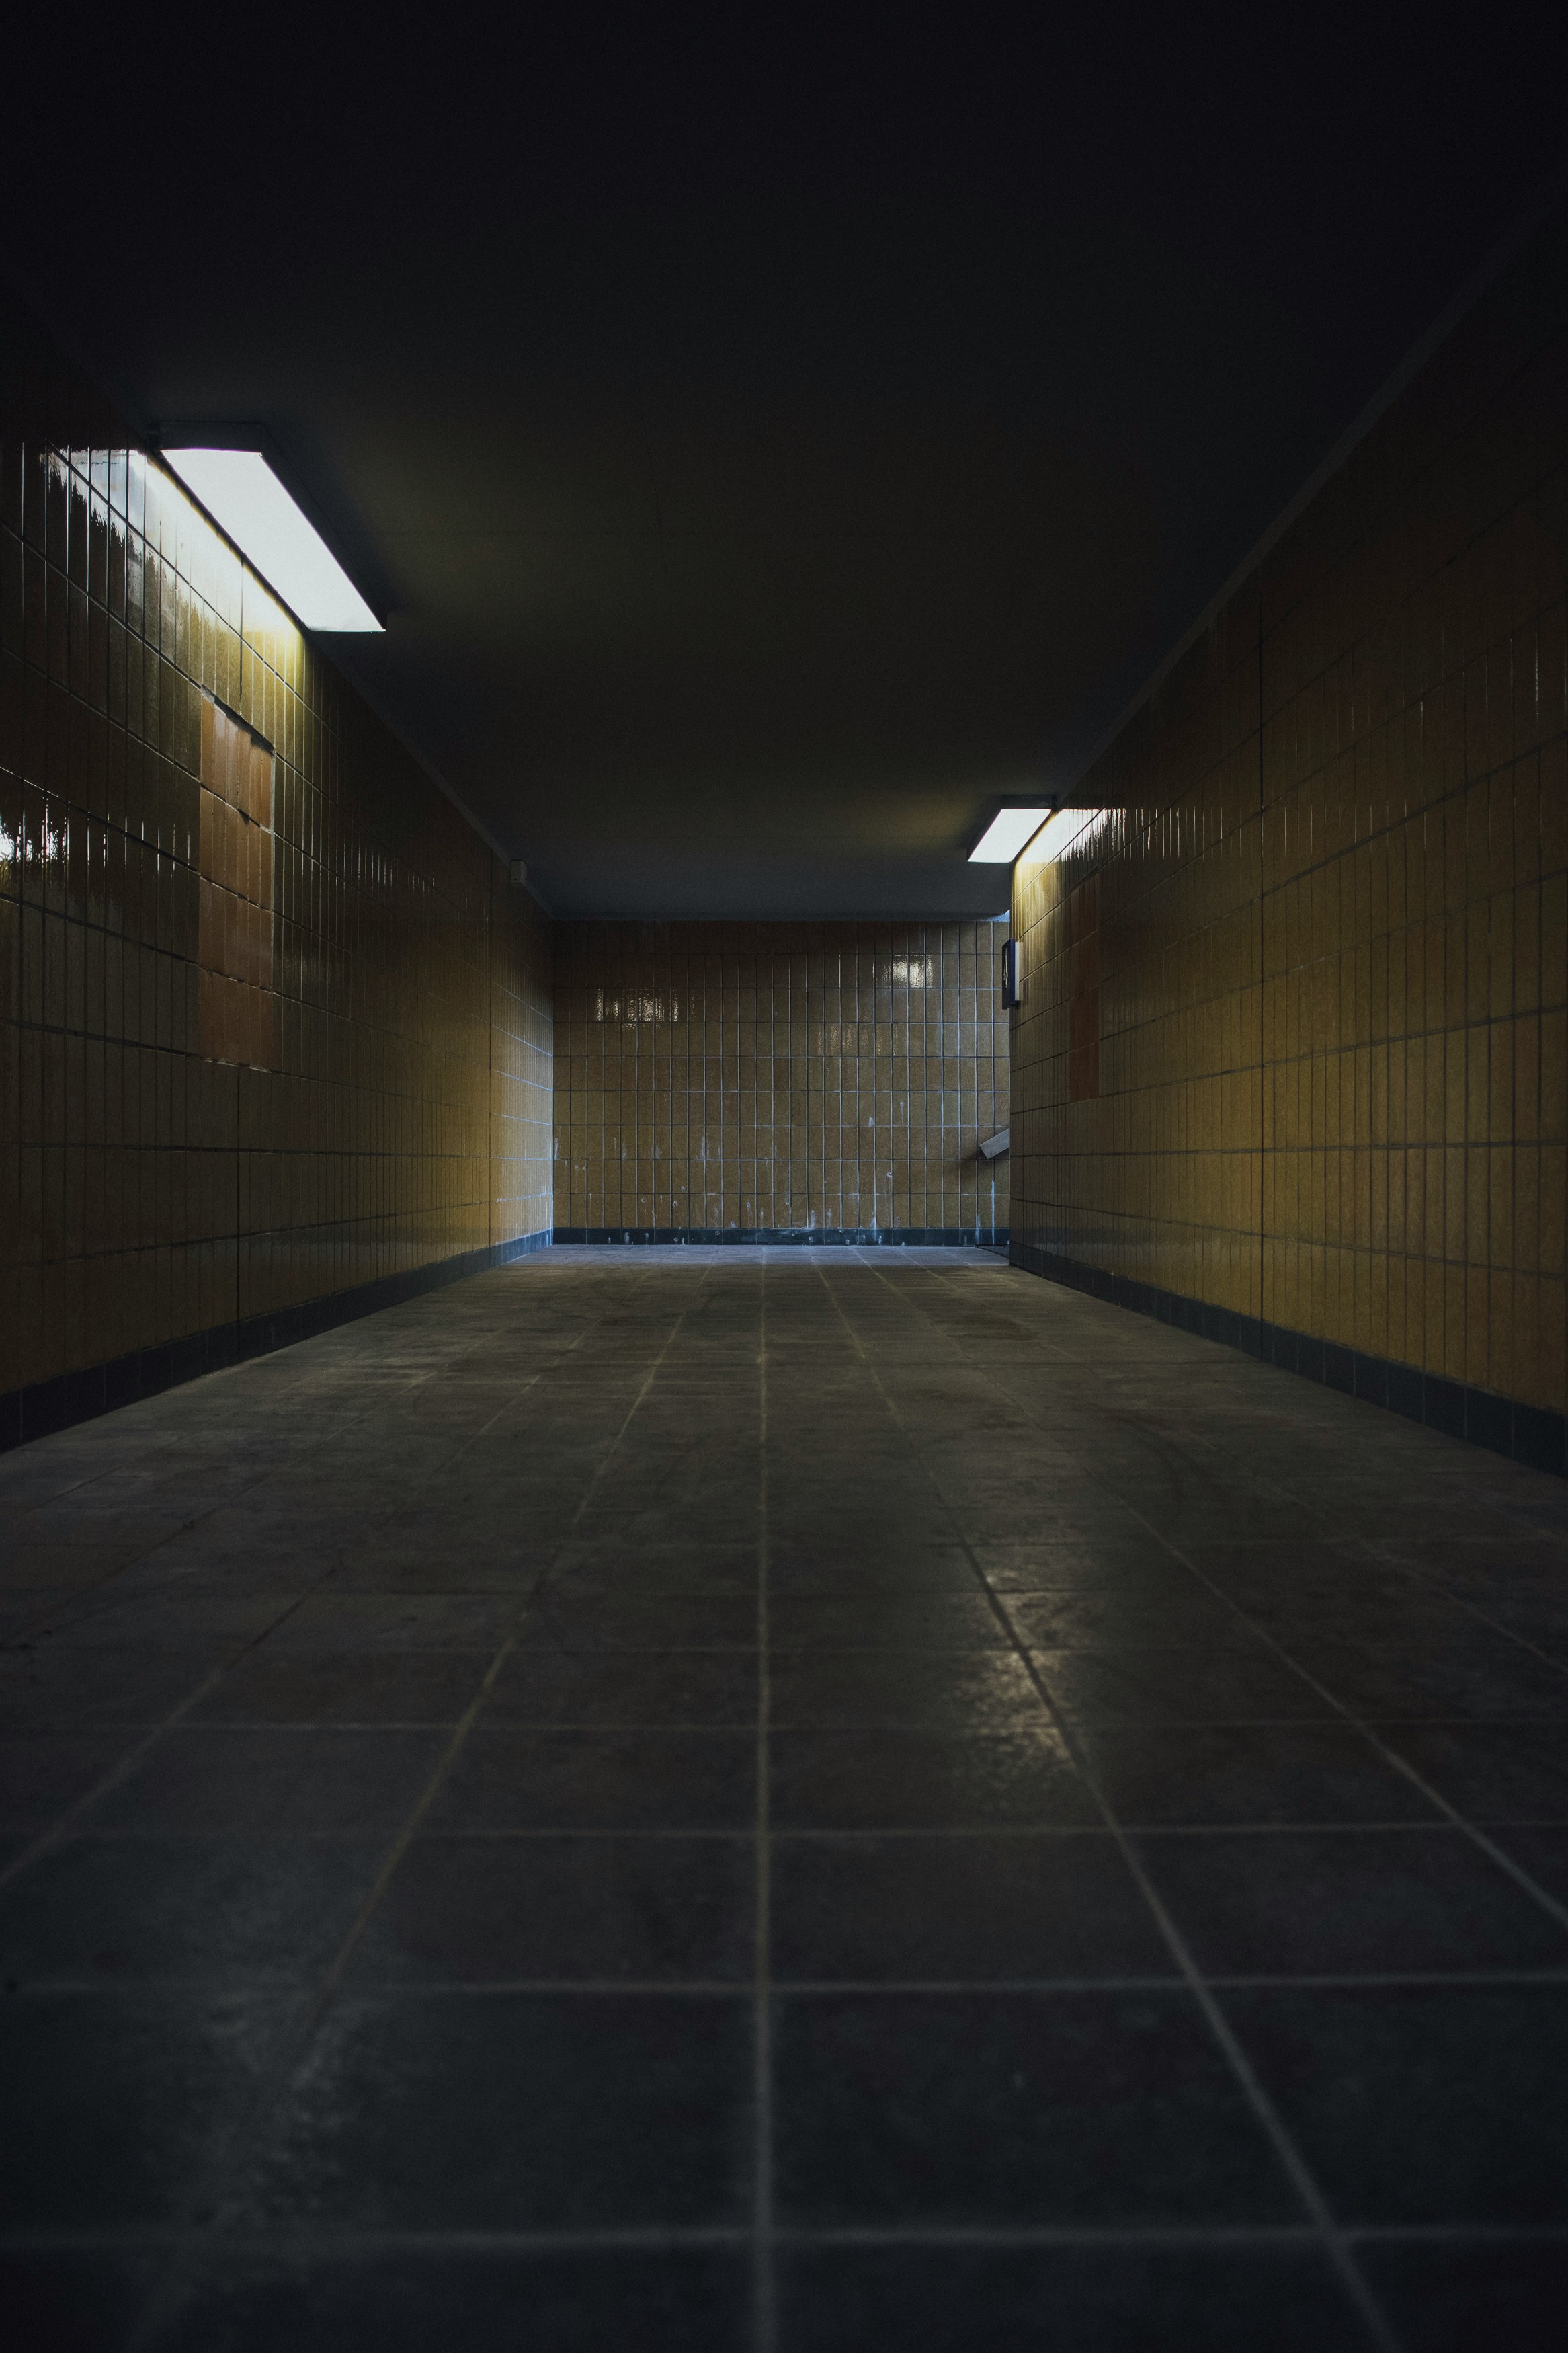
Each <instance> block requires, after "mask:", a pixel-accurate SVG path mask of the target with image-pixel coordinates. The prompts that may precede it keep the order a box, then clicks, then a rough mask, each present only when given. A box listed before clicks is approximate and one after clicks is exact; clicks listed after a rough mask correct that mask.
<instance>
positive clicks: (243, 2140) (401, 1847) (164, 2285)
mask: <svg viewBox="0 0 1568 2353" xmlns="http://www.w3.org/2000/svg"><path fill="white" fill-rule="evenodd" d="M682 1320H683V1314H682V1316H678V1317H677V1319H676V1324H675V1329H676V1330H679V1324H680V1323H681V1321H682ZM656 1370H657V1360H656V1363H655V1365H654V1366H650V1367H649V1369H648V1372H647V1376H646V1377H645V1379H644V1380H643V1382H642V1383H641V1385H640V1386H639V1388H638V1389H637V1395H636V1397H635V1398H634V1399H633V1401H632V1403H631V1405H630V1406H629V1408H628V1409H627V1411H626V1416H625V1419H624V1420H623V1422H622V1425H621V1427H622V1429H625V1428H626V1426H627V1425H629V1423H630V1421H631V1419H632V1418H633V1416H634V1415H635V1414H636V1412H637V1407H638V1406H639V1405H640V1404H641V1402H642V1400H643V1398H644V1397H645V1396H646V1395H647V1390H648V1388H650V1387H651V1386H652V1382H653V1378H654V1374H655V1371H656ZM611 1460H613V1450H612V1452H611V1454H610V1455H608V1456H606V1458H605V1461H606V1464H607V1462H608V1461H611ZM604 1468H605V1465H601V1466H600V1467H599V1468H598V1469H596V1470H595V1472H594V1474H593V1477H592V1478H591V1479H590V1481H589V1482H588V1484H587V1486H586V1488H585V1489H584V1497H583V1501H582V1503H581V1504H579V1506H578V1512H577V1514H576V1515H575V1516H574V1521H573V1526H574V1527H575V1525H576V1524H577V1519H578V1518H580V1517H581V1514H582V1512H583V1510H584V1508H585V1506H586V1503H587V1498H588V1496H589V1495H590V1494H591V1493H592V1492H593V1489H594V1487H595V1484H596V1483H597V1482H598V1480H599V1478H600V1477H601V1476H602V1475H603V1471H604ZM565 1541H566V1539H563V1547H562V1548H564V1543H565ZM552 1565H553V1564H552ZM549 1573H550V1572H549V1569H548V1568H547V1569H546V1570H545V1572H544V1579H543V1580H542V1582H544V1581H547V1580H548V1577H549ZM541 1589H542V1587H536V1588H534V1589H533V1591H531V1593H529V1594H528V1595H527V1596H525V1597H523V1598H522V1599H521V1601H520V1604H519V1607H518V1609H516V1611H515V1613H514V1629H513V1631H512V1632H511V1633H510V1634H509V1635H508V1637H507V1638H506V1640H505V1641H502V1642H501V1643H500V1646H499V1647H498V1649H497V1651H496V1653H495V1656H494V1658H493V1659H492V1661H491V1662H490V1666H489V1670H488V1672H487V1673H486V1675H485V1677H484V1678H483V1680H482V1682H481V1683H480V1685H479V1690H478V1692H476V1693H475V1694H474V1696H473V1698H472V1700H471V1701H470V1702H469V1704H468V1709H467V1710H466V1711H465V1713H464V1715H463V1717H462V1718H461V1719H460V1720H459V1722H458V1725H456V1726H455V1727H454V1728H453V1731H452V1734H451V1736H450V1738H449V1739H448V1740H447V1744H446V1746H445V1747H444V1748H443V1750H442V1753H441V1756H440V1757H439V1758H438V1759H437V1763H436V1765H435V1767H433V1769H432V1771H431V1773H430V1774H429V1775H428V1777H427V1778H426V1783H425V1786H424V1788H423V1789H422V1790H421V1792H420V1795H419V1797H418V1799H416V1802H415V1804H414V1807H413V1808H412V1810H411V1811H410V1813H409V1815H408V1817H407V1818H406V1820H405V1822H404V1824H403V1826H402V1828H401V1829H400V1830H399V1831H398V1832H397V1833H396V1835H395V1837H394V1839H393V1841H392V1842H391V1844H390V1846H389V1847H388V1848H387V1850H386V1852H385V1853H384V1857H383V1860H382V1863H381V1866H380V1868H379V1870H378V1871H377V1873H376V1875H375V1878H374V1880H373V1882H372V1883H371V1886H370V1889H369V1891H368V1892H367V1894H366V1895H365V1897H364V1899H363V1902H362V1903H361V1905H360V1906H359V1908H358V1910H357V1911H356V1913H355V1915H354V1918H353V1922H352V1923H351V1925H350V1927H349V1929H348V1932H347V1934H346V1935H345V1936H344V1937H343V1939H342V1943H341V1944H340V1946H339V1947H338V1949H337V1951H336V1952H335V1954H334V1955H333V1957H332V1959H331V1962H330V1963H329V1965H328V1967H327V1968H326V1970H325V1972H324V1973H323V1974H322V1975H321V1977H320V1978H319V1979H318V1980H317V1983H316V1986H315V1989H314V1990H313V1992H312V1994H311V1996H310V2000H309V2001H308V2002H305V2003H302V2004H300V2007H299V2009H298V2010H297V2012H296V2016H295V2018H294V2020H293V2021H292V2022H291V2023H290V2024H289V2025H287V2026H285V2027H284V2028H283V2029H282V2030H281V2031H279V2035H278V2037H277V2041H276V2046H275V2048H274V2050H273V2052H272V2055H271V2060H270V2063H269V2064H268V2068H267V2069H266V2071H265V2073H264V2075H263V2078H262V2081H261V2083H260V2084H258V2087H257V2090H256V2094H255V2096H254V2097H253V2098H252V2099H251V2100H250V2101H249V2102H248V2103H247V2106H246V2109H245V2112H244V2114H243V2115H242V2116H240V2117H238V2118H237V2120H236V2121H235V2123H234V2124H233V2125H232V2126H231V2127H230V2128H229V2130H228V2132H227V2133H226V2135H225V2137H224V2146H223V2147H222V2150H221V2151H220V2152H219V2153H218V2154H217V2155H216V2158H214V2160H213V2161H212V2163H211V2164H210V2165H209V2168H208V2175H209V2179H215V2178H216V2179H225V2178H231V2177H232V2175H233V2171H234V2168H235V2166H236V2164H237V2161H238V2157H239V2152H240V2149H241V2148H242V2147H244V2146H245V2145H246V2144H247V2143H248V2141H249V2140H250V2139H251V2138H252V2137H254V2135H255V2133H256V2131H257V2130H258V2128H259V2126H260V2123H261V2120H262V2119H263V2117H264V2116H266V2115H267V2114H268V2112H269V2111H270V2109H271V2108H272V2107H273V2106H274V2105H276V2104H277V2102H278V2101H279V2099H281V2097H282V2096H283V2094H284V2092H285V2091H286V2088H287V2085H288V2083H289V2077H290V2075H291V2073H292V2071H293V2069H294V2068H295V2067H296V2066H297V2065H298V2063H299V2062H300V2058H301V2057H302V2055H303V2053H304V2052H305V2051H306V2049H307V2048H308V2047H309V2045H310V2041H311V2039H312V2037H313V2036H314V2034H315V2032H316V2031H317V2029H318V2028H319V2026H320V2025H321V2021H322V2020H323V2019H324V2017H325V2016H326V2013H327V2011H328V2010H329V2009H330V2008H331V2003H332V2000H333V1999H334V1997H335V1995H336V1993H337V1991H338V1989H339V1988H340V1987H341V1985H342V1980H343V1978H344V1977H345V1976H346V1974H347V1971H348V1969H349V1967H350V1965H351V1963H352V1960H353V1954H354V1953H355V1951H356V1950H357V1949H358V1947H359V1945H360V1943H361V1941H362V1939H363V1936H364V1935H365V1932H366V1930H367V1929H368V1927H369V1925H370V1922H371V1920H372V1918H373V1917H374V1913H375V1910H376V1908H377V1906H378V1905H379V1904H380V1903H381V1901H382V1898H383V1897H384V1894H385V1893H386V1890H387V1888H388V1887H389V1886H390V1884H391V1882H392V1879H393V1876H394V1874H395V1872H396V1870H397V1867H398V1865H399V1863H400V1862H401V1861H402V1858H403V1855H404V1854H405V1852H406V1851H407V1848H408V1847H409V1845H410V1844H411V1843H412V1841H413V1839H414V1836H415V1834H416V1831H417V1829H418V1826H419V1824H420V1823H421V1822H422V1821H423V1820H424V1819H425V1817H426V1815H427V1814H428V1812H429V1810H430V1808H431V1807H432V1806H433V1805H434V1803H435V1801H436V1799H437V1795H438V1793H439V1791H440V1788H441V1786H442V1784H443V1782H444V1781H445V1779H446V1778H447V1774H448V1773H449V1771H450V1769H451V1767H452V1765H453V1764H454V1763H455V1762H456V1759H457V1757H458V1756H459V1755H460V1753H461V1751H462V1748H463V1746H464V1745H465V1742H466V1740H467V1737H468V1734H469V1733H470V1732H471V1731H472V1729H473V1726H474V1724H475V1723H476V1722H477V1721H478V1718H479V1713H480V1711H481V1709H482V1707H483V1705H484V1702H485V1700H486V1698H487V1697H488V1695H489V1691H490V1689H491V1687H492V1686H493V1684H494V1683H495V1681H496V1679H497V1677H498V1676H499V1675H500V1670H501V1667H502V1665H503V1663H504V1662H505V1661H506V1659H507V1658H508V1657H509V1656H510V1654H511V1651H512V1650H513V1647H514V1645H515V1640H516V1628H517V1627H518V1626H521V1623H522V1621H523V1620H524V1619H525V1618H526V1617H527V1614H528V1612H529V1610H530V1609H531V1608H532V1607H533V1605H534V1602H535V1600H536V1599H537V1598H538V1594H539V1592H540V1590H541ZM296 1606H298V1605H296ZM4 1883H5V1874H3V1873H0V1885H4ZM202 2194H203V2193H202V2192H201V2191H199V2190H196V2189H192V2190H191V2191H190V2192H189V2193H187V2198H186V2204H187V2209H188V2208H189V2206H190V2204H191V2201H192V2200H194V2199H195V2198H196V2197H198V2196H200V2195H202ZM190 2219H191V2221H192V2235H191V2245H192V2246H193V2247H199V2246H200V2245H201V2243H202V2242H203V2237H204V2230H203V2227H202V2226H201V2225H198V2224H196V2223H195V2220H194V2218H190ZM220 2219H221V2208H219V2207H217V2205H216V2200H215V2201H214V2221H213V2223H211V2224H208V2225H206V2226H205V2227H206V2228H208V2229H210V2228H212V2227H214V2226H216V2221H218V2220H220ZM185 2284H186V2270H185V2267H184V2264H183V2263H181V2262H180V2261H179V2260H176V2261H175V2263H173V2264H172V2265H171V2266H170V2268H169V2269H168V2270H167V2271H166V2273H165V2274H164V2276H163V2278H162V2279H161V2280H160V2281H158V2282H157V2283H156V2284H154V2286H153V2289H152V2291H151V2293H150V2295H149V2296H148V2299H147V2301H146V2304H145V2306H144V2307H143V2309H142V2313H141V2315H140V2316H139V2318H138V2320H137V2323H136V2325H135V2327H133V2329H132V2332H131V2334H130V2337H128V2339H127V2343H126V2347H125V2353H142V2348H144V2347H146V2346H148V2345H150V2344H151V2343H152V2341H153V2337H155V2336H156V2334H157V2332H158V2331H159V2330H160V2329H161V2328H162V2327H163V2325H164V2323H165V2322H166V2321H167V2320H168V2319H170V2318H171V2317H172V2316H174V2313H175V2312H177V2310H178V2309H179V2308H180V2305H181V2303H182V2301H183V2298H184V2292H185Z"/></svg>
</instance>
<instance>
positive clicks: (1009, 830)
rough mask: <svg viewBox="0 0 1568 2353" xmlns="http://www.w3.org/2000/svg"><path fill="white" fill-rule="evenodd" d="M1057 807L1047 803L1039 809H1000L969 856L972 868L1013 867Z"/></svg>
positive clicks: (1020, 806)
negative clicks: (1027, 844) (1014, 861)
mask: <svg viewBox="0 0 1568 2353" xmlns="http://www.w3.org/2000/svg"><path fill="white" fill-rule="evenodd" d="M1053 806H1054V804H1053V803H1052V802H1050V801H1045V802H1042V803H1041V804H1040V806H1039V807H1026V806H1024V805H1022V804H1020V805H1019V806H1017V807H1012V806H1008V807H1003V808H999V809H998V810H997V812H996V814H995V816H994V818H992V820H991V822H990V824H989V825H988V826H987V827H986V828H985V830H984V833H983V834H982V835H981V837H980V839H979V840H978V841H977V842H976V843H975V845H974V847H973V849H972V850H971V851H970V853H969V862H970V864H971V866H1011V864H1012V863H1013V860H1015V859H1016V857H1017V855H1018V852H1019V851H1020V850H1021V849H1023V848H1024V847H1025V845H1026V843H1027V842H1030V841H1032V840H1033V839H1034V837H1035V836H1036V834H1037V833H1038V831H1039V829H1040V828H1041V826H1043V825H1044V823H1045V821H1046V819H1047V818H1048V817H1049V815H1050V813H1051V809H1052V807H1053Z"/></svg>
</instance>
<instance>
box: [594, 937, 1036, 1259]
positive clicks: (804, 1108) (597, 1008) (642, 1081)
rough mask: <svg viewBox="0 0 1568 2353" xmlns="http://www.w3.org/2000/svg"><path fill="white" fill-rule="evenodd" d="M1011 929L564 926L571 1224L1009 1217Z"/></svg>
mask: <svg viewBox="0 0 1568 2353" xmlns="http://www.w3.org/2000/svg"><path fill="white" fill-rule="evenodd" d="M1004 935H1005V926H1003V925H1001V924H994V923H930V924H924V925H921V924H915V925H900V924H889V923H771V924H761V923H751V924H742V923H561V924H558V925H557V927H556V937H555V976H556V997H555V1086H556V1094H555V1140H556V1166H555V1225H556V1230H557V1236H558V1238H559V1239H562V1240H565V1239H567V1238H569V1237H576V1238H579V1239H587V1238H588V1237H590V1236H593V1237H595V1238H605V1237H609V1236H613V1235H617V1234H626V1235H637V1236H643V1237H648V1236H652V1235H656V1234H657V1235H660V1236H664V1235H670V1236H687V1237H690V1238H695V1237H698V1236H700V1235H704V1234H712V1235H714V1236H721V1235H736V1234H740V1233H759V1232H761V1233H779V1234H795V1233H802V1232H807V1231H809V1232H821V1233H830V1234H851V1235H860V1236H865V1237H867V1238H868V1239H881V1238H882V1237H884V1236H886V1235H889V1234H900V1235H903V1236H904V1237H905V1238H906V1239H913V1238H914V1237H916V1236H921V1237H924V1236H930V1237H931V1239H933V1240H934V1239H938V1238H941V1239H945V1240H961V1239H962V1240H975V1239H976V1238H977V1237H979V1238H983V1239H984V1240H991V1239H992V1237H993V1236H994V1234H995V1233H996V1232H997V1231H998V1230H999V1229H1000V1230H1002V1231H1004V1232H1005V1228H1006V1225H1007V1174H1006V1172H1007V1162H1006V1159H1005V1157H1002V1158H998V1159H997V1160H996V1161H995V1162H994V1163H988V1162H983V1161H982V1160H981V1158H980V1155H979V1150H978V1146H979V1142H980V1139H981V1137H982V1136H987V1135H990V1134H993V1133H994V1131H995V1130H996V1129H998V1128H1001V1127H1005V1125H1006V1123H1007V1033H1006V1027H1005V1024H1006V1016H1005V1014H1004V1013H1003V1012H1002V1011H1001V1009H1000V1008H1001V997H1000V987H999V973H1000V955H1001V945H1002V940H1003V937H1004Z"/></svg>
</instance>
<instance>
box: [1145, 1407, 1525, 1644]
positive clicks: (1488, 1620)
mask: <svg viewBox="0 0 1568 2353" xmlns="http://www.w3.org/2000/svg"><path fill="white" fill-rule="evenodd" d="M1191 1442H1192V1443H1193V1444H1194V1445H1195V1446H1204V1447H1207V1448H1209V1450H1210V1451H1215V1448H1214V1441H1213V1440H1211V1439H1208V1438H1206V1437H1205V1434H1204V1433H1203V1432H1202V1431H1201V1430H1194V1431H1193V1432H1192V1434H1191ZM1261 1483H1262V1484H1263V1485H1264V1487H1265V1488H1266V1489H1267V1488H1268V1487H1269V1486H1277V1492H1278V1493H1279V1494H1280V1495H1282V1496H1283V1497H1284V1498H1285V1499H1286V1500H1287V1501H1288V1502H1290V1503H1293V1504H1297V1505H1298V1506H1299V1508H1300V1509H1301V1510H1302V1511H1303V1512H1305V1511H1309V1510H1310V1509H1311V1508H1312V1507H1311V1506H1310V1504H1307V1503H1306V1502H1305V1500H1304V1499H1303V1498H1302V1497H1301V1496H1300V1495H1297V1494H1295V1493H1292V1491H1291V1489H1290V1488H1289V1486H1287V1485H1285V1484H1283V1483H1282V1482H1272V1481H1265V1482H1261ZM1336 1541H1339V1542H1349V1543H1352V1544H1354V1545H1358V1546H1360V1547H1361V1548H1362V1550H1363V1553H1365V1554H1366V1555H1367V1556H1369V1557H1370V1558H1371V1559H1372V1560H1373V1562H1375V1563H1376V1564H1377V1565H1378V1566H1379V1567H1395V1568H1397V1569H1399V1570H1400V1572H1401V1573H1402V1574H1403V1575H1404V1576H1405V1577H1408V1578H1409V1579H1410V1580H1411V1581H1412V1582H1413V1583H1414V1584H1415V1586H1416V1587H1417V1588H1420V1589H1425V1590H1426V1591H1428V1592H1436V1593H1438V1594H1440V1595H1441V1596H1442V1598H1443V1599H1445V1600H1447V1601H1450V1602H1452V1603H1453V1605H1454V1607H1455V1608H1456V1609H1462V1610H1463V1611H1464V1612H1465V1613H1466V1615H1467V1616H1468V1617H1470V1618H1473V1619H1474V1620H1476V1621H1477V1623H1478V1624H1479V1625H1482V1626H1485V1627H1487V1628H1489V1630H1490V1631H1491V1632H1492V1633H1494V1634H1500V1635H1501V1636H1502V1637H1503V1638H1504V1640H1505V1641H1510V1642H1512V1643H1513V1644H1514V1645H1515V1647H1516V1648H1517V1649H1519V1650H1521V1651H1527V1652H1528V1653H1530V1654H1531V1656H1532V1657H1534V1658H1537V1659H1539V1660H1540V1661H1541V1662H1542V1665H1544V1666H1548V1667H1550V1668H1551V1669H1552V1672H1554V1673H1555V1674H1558V1675H1561V1676H1563V1678H1564V1680H1565V1681H1568V1663H1564V1662H1563V1661H1562V1660H1561V1659H1554V1658H1553V1657H1552V1654H1551V1652H1550V1651H1543V1650H1542V1648H1541V1646H1540V1644H1539V1643H1536V1642H1531V1641H1527V1640H1526V1638H1525V1637H1524V1636H1523V1635H1522V1634H1516V1633H1515V1632H1514V1631H1513V1630H1512V1628H1511V1627H1509V1626H1505V1625H1503V1624H1502V1623H1501V1622H1500V1620H1498V1619H1496V1618H1493V1617H1491V1616H1489V1614H1488V1612H1487V1611H1486V1610H1484V1609H1479V1608H1478V1606H1477V1605H1476V1603H1474V1602H1473V1601H1471V1600H1469V1599H1467V1598H1466V1596H1465V1595H1463V1594H1460V1593H1456V1592H1454V1591H1453V1590H1452V1588H1450V1587H1449V1586H1448V1585H1447V1584H1446V1583H1445V1582H1444V1580H1443V1577H1442V1574H1441V1572H1440V1571H1436V1570H1430V1569H1426V1568H1424V1567H1422V1566H1421V1565H1420V1564H1419V1563H1417V1562H1413V1561H1409V1560H1405V1559H1401V1558H1400V1557H1399V1556H1398V1554H1397V1552H1396V1550H1395V1549H1394V1547H1395V1546H1397V1545H1398V1543H1399V1538H1398V1537H1396V1536H1367V1535H1354V1536H1352V1537H1350V1538H1348V1539H1347V1538H1340V1539H1336ZM1499 1541H1500V1542H1501V1541H1503V1539H1501V1538H1500V1539H1499ZM1187 1566H1188V1567H1192V1566H1193V1564H1191V1563H1190V1562H1189V1563H1188V1564H1187ZM1196 1573H1200V1574H1201V1572H1196ZM1216 1589H1219V1590H1223V1588H1216Z"/></svg>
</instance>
